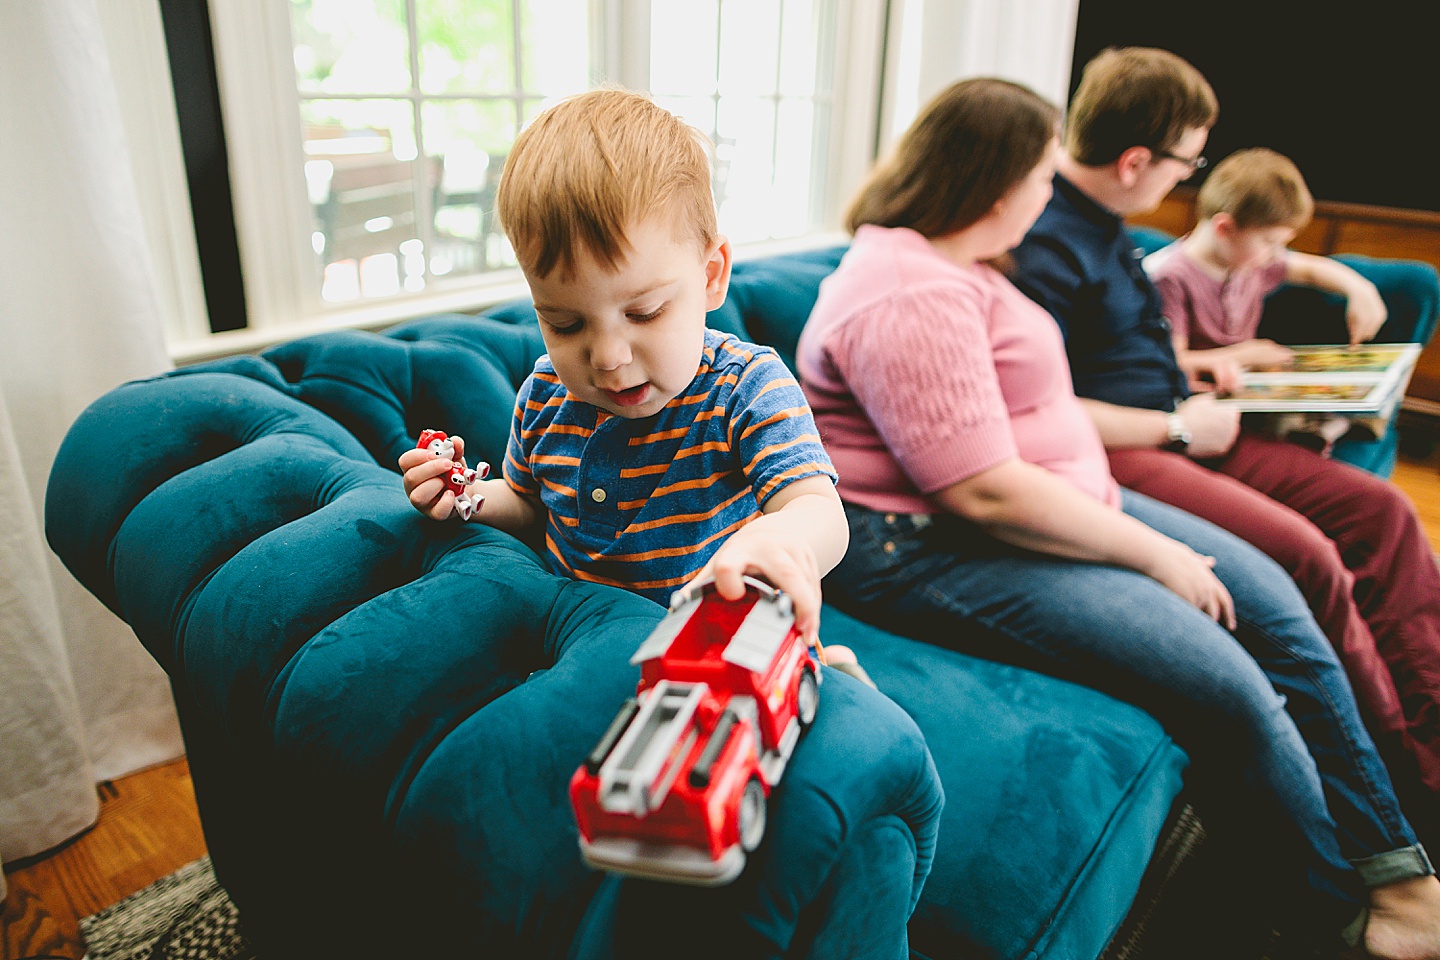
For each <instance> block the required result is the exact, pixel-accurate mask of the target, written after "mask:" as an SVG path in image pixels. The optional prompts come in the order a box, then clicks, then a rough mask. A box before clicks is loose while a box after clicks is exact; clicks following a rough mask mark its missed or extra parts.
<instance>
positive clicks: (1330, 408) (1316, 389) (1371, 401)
mask: <svg viewBox="0 0 1440 960" xmlns="http://www.w3.org/2000/svg"><path fill="white" fill-rule="evenodd" d="M1292 349H1293V351H1294V352H1293V355H1292V356H1291V358H1290V361H1289V362H1287V363H1285V364H1283V365H1279V366H1274V367H1266V368H1264V369H1252V370H1246V371H1245V373H1243V374H1242V375H1241V386H1240V389H1238V390H1236V391H1234V392H1233V393H1230V394H1228V395H1225V396H1222V397H1221V400H1223V401H1224V402H1225V403H1227V404H1231V405H1233V406H1235V407H1237V408H1239V409H1240V410H1242V411H1246V412H1260V413H1333V414H1339V415H1342V416H1347V417H1388V416H1389V415H1390V413H1391V412H1393V411H1394V409H1395V404H1397V403H1399V401H1400V398H1401V397H1402V396H1403V395H1404V393H1405V387H1406V385H1407V384H1408V383H1409V382H1410V374H1411V373H1412V372H1413V371H1414V369H1415V360H1416V358H1417V357H1418V356H1419V355H1420V347H1419V345H1418V344H1413V343H1381V344H1365V345H1363V346H1359V347H1347V346H1301V347H1294V348H1292Z"/></svg>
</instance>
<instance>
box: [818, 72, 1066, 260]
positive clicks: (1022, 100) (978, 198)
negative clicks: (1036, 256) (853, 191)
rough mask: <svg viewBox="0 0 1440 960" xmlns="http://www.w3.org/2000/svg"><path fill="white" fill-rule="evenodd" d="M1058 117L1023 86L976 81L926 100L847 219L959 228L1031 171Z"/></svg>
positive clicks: (937, 232)
mask: <svg viewBox="0 0 1440 960" xmlns="http://www.w3.org/2000/svg"><path fill="white" fill-rule="evenodd" d="M1059 121H1060V111H1059V110H1058V109H1056V107H1055V106H1054V105H1053V104H1051V103H1049V102H1047V101H1046V100H1044V99H1043V98H1042V97H1040V95H1039V94H1037V93H1035V92H1034V91H1033V90H1031V89H1030V88H1028V87H1024V86H1021V85H1020V84H1018V83H1011V82H1010V81H1008V80H999V79H995V78H991V77H981V78H977V79H972V80H962V81H960V82H959V83H956V84H952V85H951V86H950V87H948V88H947V89H945V90H942V91H941V92H940V94H939V95H937V96H936V97H935V98H934V99H933V100H931V101H930V102H929V103H928V104H927V105H926V106H925V108H924V109H923V110H922V111H921V112H920V115H919V116H918V117H916V118H915V121H914V122H913V123H912V124H910V128H909V129H908V130H906V131H905V134H904V135H903V136H902V137H901V138H900V140H899V142H898V143H897V144H896V145H895V149H894V151H893V152H892V153H891V155H890V156H889V157H888V158H887V159H886V160H885V161H884V162H882V163H881V164H879V165H878V166H877V167H876V168H875V170H874V171H873V172H872V173H871V174H870V178H869V179H868V180H867V181H866V182H865V184H864V186H862V187H861V188H860V192H859V193H858V194H857V195H856V197H855V199H854V200H853V201H852V202H851V204H850V209H849V211H848V212H847V213H846V215H845V225H846V227H848V228H849V229H850V231H851V232H852V233H853V232H854V231H855V230H856V229H857V228H859V227H860V226H862V225H864V224H875V225H878V226H882V227H909V228H910V229H912V230H915V231H917V232H918V233H920V234H921V235H922V236H926V237H940V236H944V235H946V234H948V233H953V232H955V231H956V230H963V229H964V228H966V227H968V226H970V225H971V224H973V223H975V222H976V221H978V220H979V219H980V218H981V217H983V216H985V214H987V213H989V212H990V210H991V208H993V207H994V206H995V202H996V201H997V200H999V199H1000V198H1001V197H1003V196H1004V195H1005V194H1006V193H1007V192H1008V191H1009V190H1010V188H1011V187H1013V186H1015V185H1016V184H1017V183H1019V182H1020V181H1021V180H1023V179H1025V176H1026V175H1027V174H1028V173H1029V172H1030V171H1031V170H1034V169H1035V166H1036V165H1037V164H1038V163H1040V161H1041V160H1043V159H1044V158H1045V150H1046V148H1047V147H1048V146H1049V144H1050V141H1051V140H1052V139H1054V137H1055V135H1056V134H1057V133H1058V131H1059Z"/></svg>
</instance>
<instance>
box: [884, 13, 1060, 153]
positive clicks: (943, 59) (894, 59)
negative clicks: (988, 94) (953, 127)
mask: <svg viewBox="0 0 1440 960" xmlns="http://www.w3.org/2000/svg"><path fill="white" fill-rule="evenodd" d="M1079 8H1080V0H892V3H891V7H890V17H891V21H890V49H889V57H888V59H889V62H890V64H891V66H890V67H889V70H888V71H887V72H888V76H887V77H886V97H885V100H886V103H885V104H884V112H883V117H884V120H883V122H882V126H881V131H882V140H883V141H884V142H885V143H889V142H891V141H893V140H894V139H895V138H896V137H898V136H899V135H900V134H901V133H903V132H904V131H905V128H906V127H908V126H910V121H911V120H913V119H915V115H916V113H918V112H919V110H920V108H921V107H922V106H924V105H925V104H926V103H928V102H929V100H930V98H931V97H933V96H935V94H937V93H939V92H940V91H941V90H943V89H944V88H946V87H948V86H949V85H950V84H951V83H954V82H955V81H956V80H961V79H964V78H965V77H1003V78H1005V79H1006V80H1013V81H1015V82H1016V83H1023V84H1025V85H1026V86H1028V87H1030V88H1031V89H1032V90H1034V91H1035V92H1036V93H1038V94H1040V95H1041V96H1042V97H1044V98H1046V99H1047V100H1049V101H1050V102H1052V103H1054V104H1055V105H1056V106H1057V107H1060V108H1062V109H1063V108H1064V107H1065V101H1066V100H1067V99H1068V96H1069V91H1070V63H1071V61H1072V60H1073V59H1074V58H1075V19H1076V16H1077V15H1078V13H1079Z"/></svg>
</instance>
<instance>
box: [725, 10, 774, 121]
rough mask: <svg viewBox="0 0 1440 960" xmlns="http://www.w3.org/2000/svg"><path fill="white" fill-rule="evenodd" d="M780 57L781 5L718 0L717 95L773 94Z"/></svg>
mask: <svg viewBox="0 0 1440 960" xmlns="http://www.w3.org/2000/svg"><path fill="white" fill-rule="evenodd" d="M779 57H780V4H778V3H776V2H775V0H721V2H720V84H719V85H720V95H721V96H724V97H730V96H757V95H760V94H766V93H774V92H775V82H776V79H777V77H776V74H777V72H778V63H779Z"/></svg>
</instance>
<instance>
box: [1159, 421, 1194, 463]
mask: <svg viewBox="0 0 1440 960" xmlns="http://www.w3.org/2000/svg"><path fill="white" fill-rule="evenodd" d="M1192 439H1193V437H1191V436H1190V431H1189V430H1188V429H1186V427H1185V419H1184V418H1183V417H1181V416H1180V414H1178V413H1167V414H1165V449H1166V450H1174V451H1175V452H1176V453H1184V452H1185V450H1186V448H1188V447H1189V446H1190V441H1191V440H1192Z"/></svg>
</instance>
